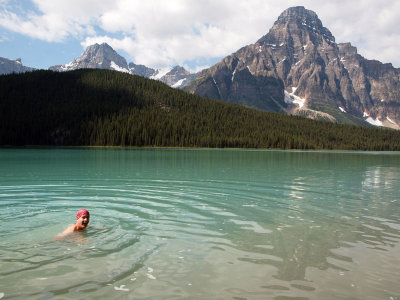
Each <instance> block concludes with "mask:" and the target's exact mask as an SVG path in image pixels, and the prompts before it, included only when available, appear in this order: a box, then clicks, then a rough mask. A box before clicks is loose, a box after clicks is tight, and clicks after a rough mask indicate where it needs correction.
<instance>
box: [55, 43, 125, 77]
mask: <svg viewBox="0 0 400 300" xmlns="http://www.w3.org/2000/svg"><path fill="white" fill-rule="evenodd" d="M49 69H50V70H52V71H72V70H77V69H106V70H115V71H120V72H126V73H130V70H129V66H128V63H127V62H126V59H125V58H123V57H122V56H121V55H119V54H118V53H117V52H115V50H114V49H113V48H111V47H110V46H109V45H108V44H106V43H103V44H101V45H99V44H94V45H91V46H89V47H87V48H86V50H85V52H84V53H83V54H82V55H81V56H80V57H78V58H75V59H74V60H73V61H72V62H71V63H69V64H66V65H58V66H53V67H50V68H49Z"/></svg>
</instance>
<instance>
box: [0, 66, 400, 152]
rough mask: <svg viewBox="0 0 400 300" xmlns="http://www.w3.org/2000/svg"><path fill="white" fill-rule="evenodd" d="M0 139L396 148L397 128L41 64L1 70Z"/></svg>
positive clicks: (7, 142)
mask: <svg viewBox="0 0 400 300" xmlns="http://www.w3.org/2000/svg"><path fill="white" fill-rule="evenodd" d="M0 145H1V146H27V145H41V146H45V145H60V146H138V147H143V146H150V147H218V148H225V147H233V148H265V149H316V150H319V149H326V150H329V149H337V150H373V151H382V150H386V151H399V150H400V131H395V130H390V129H382V128H369V127H361V126H351V125H341V124H337V123H332V122H323V121H315V120H311V119H305V118H302V117H295V116H288V115H284V114H278V113H269V112H262V111H257V110H252V109H249V108H246V107H243V106H240V105H236V104H231V103H226V102H222V101H216V100H210V99H204V98H201V97H199V96H197V95H193V94H189V93H186V92H184V91H181V90H178V89H173V88H170V87H169V86H167V85H165V84H163V83H161V82H159V81H156V80H150V79H146V78H142V77H139V76H132V75H129V74H125V73H121V72H116V71H109V70H89V69H82V70H76V71H71V72H52V71H44V70H39V71H34V72H29V73H24V74H10V75H2V76H0Z"/></svg>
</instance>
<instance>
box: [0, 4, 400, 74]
mask: <svg viewBox="0 0 400 300" xmlns="http://www.w3.org/2000/svg"><path fill="white" fill-rule="evenodd" d="M293 6H304V7H305V8H307V9H310V10H313V11H315V12H316V13H317V15H318V16H319V18H320V19H321V21H322V24H323V25H324V26H325V27H327V28H328V29H329V30H330V31H331V32H332V34H333V35H334V36H335V38H336V42H337V43H342V42H351V43H352V45H353V46H356V47H357V48H358V53H359V54H361V55H362V56H364V57H365V58H368V59H377V60H379V61H381V62H384V63H392V64H393V65H394V66H395V67H397V68H398V67H400V55H399V49H400V18H399V15H400V1H399V0H379V1H377V0H333V1H330V0H326V1H321V0H302V1H298V0H146V1H143V0H112V1H110V0H0V57H5V58H8V59H17V58H21V59H22V63H23V64H24V65H25V66H29V67H34V68H42V69H47V68H48V67H50V66H53V65H59V64H66V63H69V62H71V61H72V60H73V59H74V58H76V57H78V56H80V55H81V54H82V53H83V51H84V49H85V48H86V47H87V46H89V45H92V44H94V43H103V42H106V43H108V44H109V45H110V46H111V47H113V48H114V50H116V51H117V52H118V53H119V54H120V55H122V56H123V57H125V58H126V59H127V61H128V63H129V62H134V63H136V64H143V65H146V66H148V67H152V68H164V67H171V66H175V65H181V66H184V67H185V68H186V69H188V70H189V71H192V72H195V71H199V70H201V69H203V68H205V67H208V66H211V65H213V64H215V63H216V62H218V61H219V60H221V59H222V58H223V57H225V56H227V55H230V54H231V53H233V52H235V51H237V50H238V49H240V48H241V47H243V46H246V45H249V44H252V43H255V42H256V41H257V40H258V39H259V38H261V37H262V36H264V35H265V34H267V33H268V31H269V29H270V28H271V27H272V26H273V24H274V22H275V21H276V20H277V18H278V17H279V15H280V14H281V13H282V12H283V11H284V10H285V9H287V8H289V7H293Z"/></svg>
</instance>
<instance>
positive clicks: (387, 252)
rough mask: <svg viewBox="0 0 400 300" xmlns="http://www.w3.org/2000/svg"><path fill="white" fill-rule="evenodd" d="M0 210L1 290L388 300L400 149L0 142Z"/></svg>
mask: <svg viewBox="0 0 400 300" xmlns="http://www.w3.org/2000/svg"><path fill="white" fill-rule="evenodd" d="M80 208H87V209H88V210H89V211H90V212H91V220H90V226H89V228H88V229H87V230H86V231H85V232H81V233H75V234H72V235H71V236H69V237H67V238H65V239H61V240H57V239H55V236H56V234H57V233H59V232H61V231H63V230H64V229H65V228H66V227H67V226H68V225H69V224H72V223H74V222H75V214H76V211H77V210H78V209H80ZM0 220H1V221H0V222H1V223H0V299H277V300H284V299H388V300H394V299H400V153H371V152H296V151H245V150H181V149H178V150H176V149H0Z"/></svg>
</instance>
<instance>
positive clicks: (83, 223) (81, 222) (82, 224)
mask: <svg viewBox="0 0 400 300" xmlns="http://www.w3.org/2000/svg"><path fill="white" fill-rule="evenodd" d="M89 220H90V217H89V216H88V215H83V216H82V217H80V218H79V219H78V220H76V226H77V227H78V229H79V230H82V229H85V228H86V227H87V226H88V225H89Z"/></svg>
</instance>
